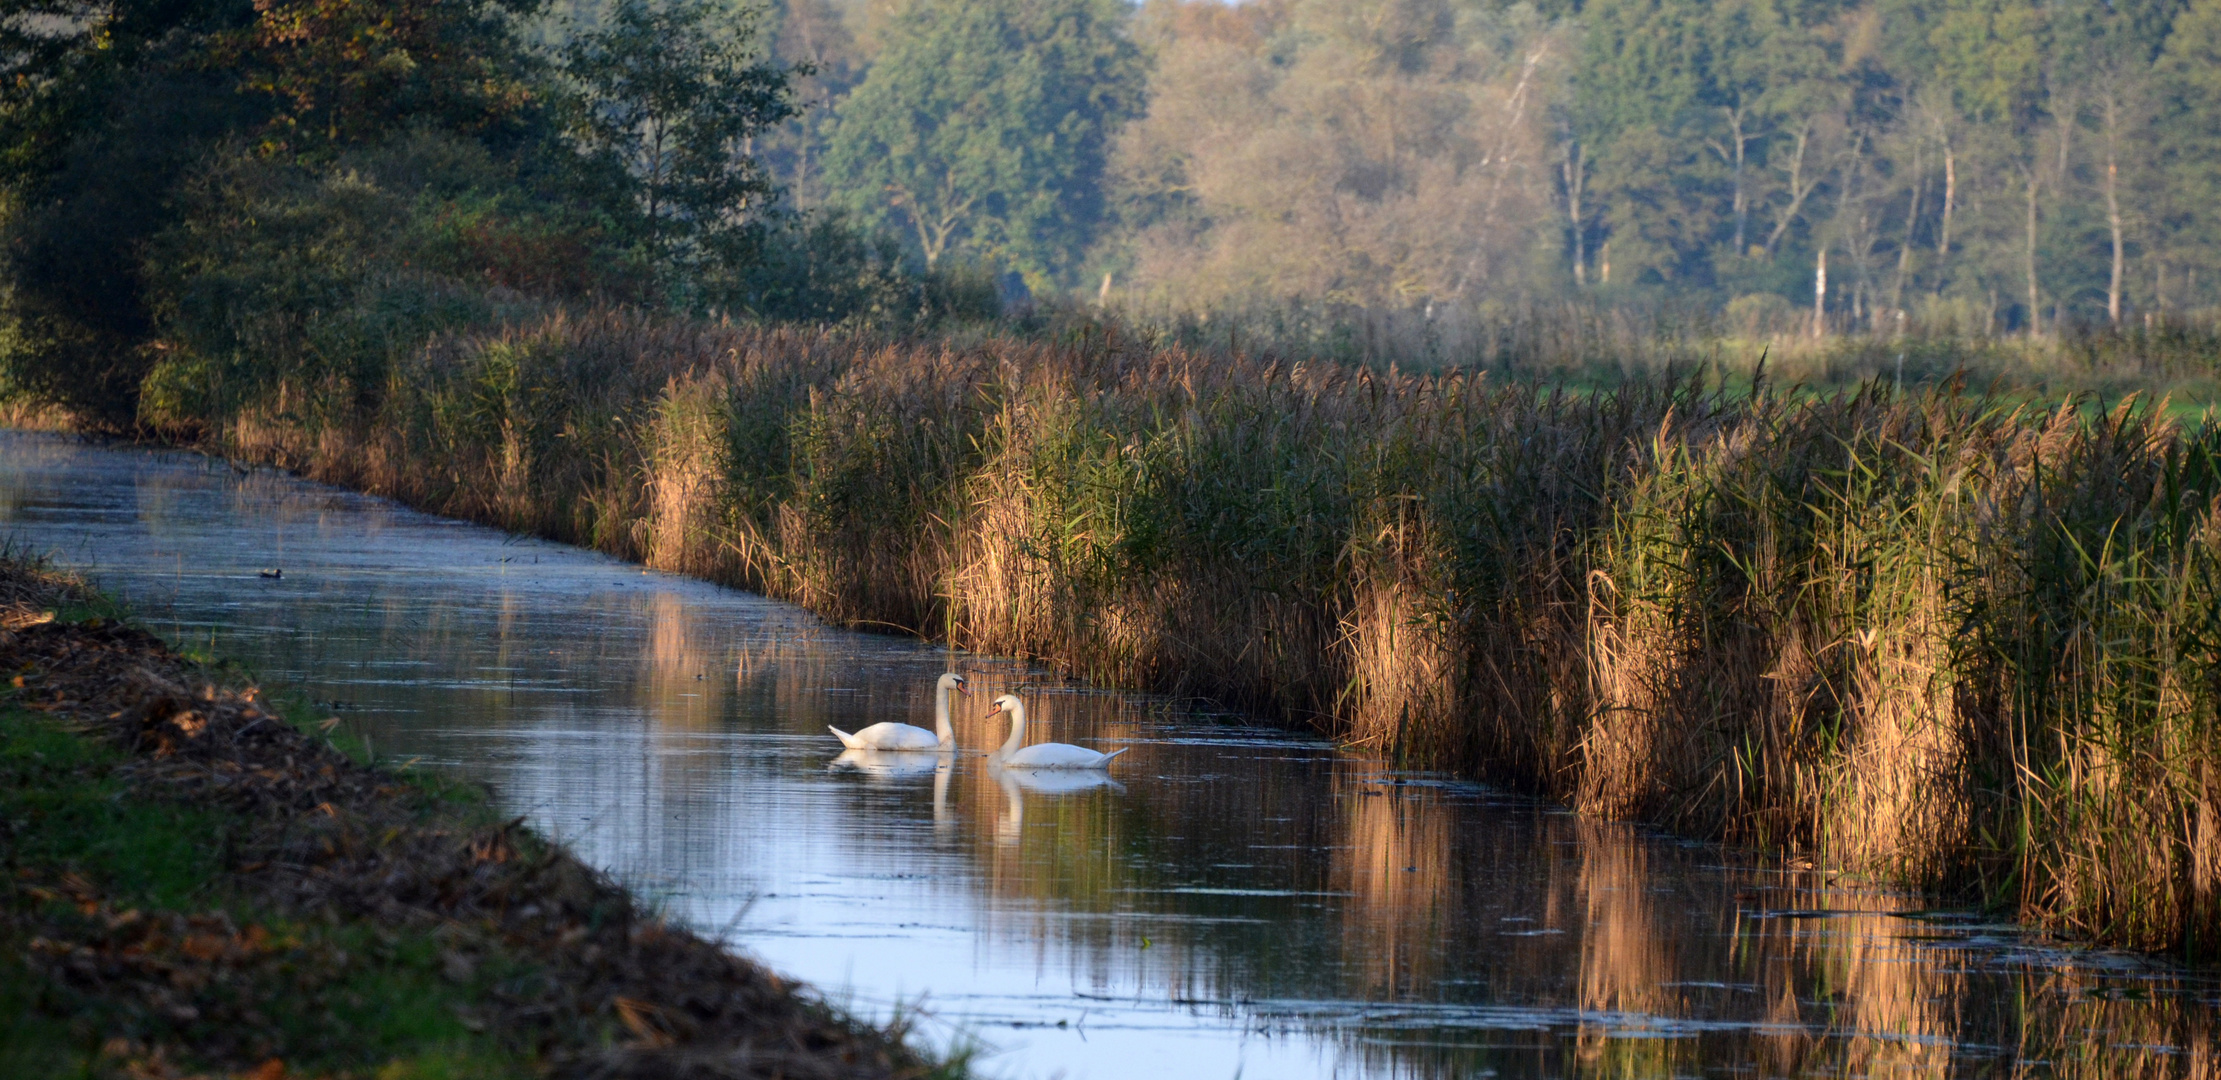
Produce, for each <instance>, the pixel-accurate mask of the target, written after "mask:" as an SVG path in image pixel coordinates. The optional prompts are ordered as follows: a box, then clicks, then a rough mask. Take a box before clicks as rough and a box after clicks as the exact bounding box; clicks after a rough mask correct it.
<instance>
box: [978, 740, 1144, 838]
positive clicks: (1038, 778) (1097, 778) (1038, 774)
mask: <svg viewBox="0 0 2221 1080" xmlns="http://www.w3.org/2000/svg"><path fill="white" fill-rule="evenodd" d="M987 775H988V776H989V777H992V778H993V779H994V781H995V783H996V785H997V786H999V787H1001V788H1002V789H1003V813H1002V816H1001V817H999V818H997V819H995V842H996V843H998V844H1006V845H1007V844H1015V843H1017V842H1018V837H1019V835H1020V834H1022V833H1023V832H1024V831H1025V827H1026V794H1027V793H1028V792H1031V793H1033V794H1035V795H1072V794H1076V793H1078V792H1082V791H1093V790H1095V789H1096V788H1109V789H1110V790H1111V791H1112V792H1113V793H1115V794H1119V795H1123V794H1125V793H1126V786H1125V785H1124V784H1121V783H1119V782H1118V781H1116V780H1113V779H1111V778H1110V774H1108V773H1104V772H1099V771H1095V770H1082V769H1053V770H1037V769H1005V768H1003V767H1001V766H1000V765H997V764H995V762H994V761H992V760H990V761H988V763H987Z"/></svg>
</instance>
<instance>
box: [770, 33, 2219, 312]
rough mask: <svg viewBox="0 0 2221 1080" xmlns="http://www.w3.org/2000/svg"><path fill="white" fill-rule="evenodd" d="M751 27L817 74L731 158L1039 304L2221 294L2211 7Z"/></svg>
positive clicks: (2054, 303) (1987, 308)
mask: <svg viewBox="0 0 2221 1080" xmlns="http://www.w3.org/2000/svg"><path fill="white" fill-rule="evenodd" d="M1104 24H1116V27H1115V30H1116V32H1115V36H1113V37H1105V36H1104V34H1103V25H1104ZM768 29H769V30H770V32H771V38H772V42H773V48H774V50H775V52H776V55H777V56H778V58H779V59H781V60H783V61H786V62H789V63H807V64H809V65H811V66H812V68H813V70H814V73H813V74H811V75H809V76H807V77H805V78H803V79H801V80H800V82H799V84H798V85H799V89H800V94H799V103H800V104H801V105H802V106H803V112H802V115H801V116H800V117H799V118H798V119H797V120H795V121H793V122H791V123H790V124H788V125H785V126H783V127H782V128H780V129H778V130H777V131H776V132H773V133H770V134H767V135H766V136H765V137H764V138H763V139H761V140H760V142H759V144H758V145H759V146H760V152H761V153H762V154H763V160H764V161H765V163H766V164H767V165H768V166H769V168H770V171H771V173H772V174H773V175H774V176H775V177H777V178H778V179H779V180H780V181H781V182H782V183H783V184H784V185H785V186H786V188H787V190H788V192H789V197H790V199H791V200H792V201H793V203H794V204H795V205H799V206H806V207H838V208H841V209H843V210H845V211H847V212H848V213H850V214H852V215H855V216H856V217H857V218H860V219H862V220H867V221H871V222H874V223H878V224H880V225H883V226H885V227H887V228H888V229H889V230H891V231H892V232H893V233H894V234H896V235H900V236H902V237H904V239H905V242H906V243H907V244H908V245H909V246H910V248H911V250H912V251H913V252H914V253H915V254H916V255H918V256H919V257H921V258H924V259H928V260H939V259H945V258H952V257H953V258H960V259H965V260H971V261H974V262H978V263H982V264H987V265H990V266H993V267H995V268H997V269H1005V270H1009V269H1015V270H1018V271H1021V272H1023V274H1024V275H1025V278H1026V280H1027V282H1028V284H1030V285H1031V286H1032V287H1033V288H1034V289H1035V290H1037V291H1038V290H1042V289H1050V290H1056V291H1063V292H1070V293H1077V294H1079V295H1082V296H1085V297H1087V298H1089V299H1093V298H1095V297H1098V296H1102V297H1104V298H1107V299H1116V300H1120V301H1123V302H1125V303H1127V304H1129V305H1133V306H1143V307H1156V308H1164V307H1168V306H1169V307H1174V308H1180V307H1185V308H1191V309H1193V308H1206V307H1212V306H1221V305H1235V304H1244V303H1255V302H1258V301H1260V300H1264V301H1273V300H1281V299H1298V300H1309V301H1315V302H1324V303H1346V304H1356V305H1363V306H1367V307H1373V308H1390V309H1403V310H1422V309H1424V310H1428V311H1430V312H1431V311H1432V310H1433V309H1434V308H1437V307H1440V306H1443V305H1449V306H1452V307H1456V308H1462V309H1463V310H1466V311H1468V312H1472V311H1476V310H1478V311H1480V312H1482V313H1485V312H1486V311H1487V310H1490V309H1492V308H1501V307H1505V306H1509V305H1515V304H1519V303H1528V302H1533V301H1537V300H1552V299H1563V298H1568V297H1576V296H1589V297H1595V298H1598V299H1601V300H1624V299H1649V300H1664V301H1673V302H1679V303H1684V304H1687V303H1697V304H1702V305H1707V306H1710V307H1711V308H1712V309H1713V310H1725V311H1727V312H1728V313H1729V314H1730V315H1736V316H1741V317H1743V318H1744V319H1746V320H1749V321H1751V322H1752V323H1754V324H1765V323H1774V324H1780V325H1790V324H1792V323H1794V322H1795V321H1796V320H1798V319H1800V318H1801V317H1803V316H1804V315H1805V314H1806V313H1808V312H1809V311H1810V310H1811V308H1812V305H1813V302H1814V294H1815V286H1816V284H1817V283H1818V282H1819V281H1821V280H1822V279H1823V278H1824V280H1825V283H1826V290H1827V291H1826V294H1825V298H1824V302H1825V303H1826V305H1827V310H1828V311H1829V312H1830V317H1831V319H1833V320H1836V321H1837V324H1838V325H1842V326H1848V327H1873V328H1877V329H1886V328H1888V326H1889V325H1890V324H1892V323H1894V322H1896V321H1898V320H1900V319H1909V320H1912V321H1915V322H1918V323H1920V324H1922V325H1926V326H1929V327H1946V328H1948V327H1956V328H1959V329H1961V330H1967V331H1973V332H1984V331H1988V332H2015V331H2025V330H2030V329H2034V330H2037V331H2043V330H2045V329H2048V328H2049V327H2051V326H2054V325H2056V324H2058V323H2060V322H2062V321H2068V322H2081V323H2086V324H2089V323H2095V324H2103V323H2107V322H2118V321H2121V320H2129V319H2135V318H2138V317H2140V316H2142V315H2144V314H2147V313H2158V312H2177V313H2179V312H2186V311H2192V310H2196V309H2199V308H2204V307H2210V306H2211V305H2213V304H2215V302H2216V298H2217V297H2221V0H2116V2H2114V3H2111V4H2107V3H2104V2H2102V0H2055V2H2048V3H2046V2H2032V0H1868V2H1864V3H1856V2H1848V0H1588V2H1586V3H1578V2H1570V0H1546V2H1543V3H1539V4H1533V3H1514V4H1503V3H1496V2H1490V0H1258V2H1252V3H1244V4H1238V5H1228V4H1223V3H1219V2H1217V0H1149V2H1148V3H1146V4H1144V5H1143V6H1141V7H1139V8H1135V7H1131V6H1127V5H1124V4H1120V3H1118V2H1117V0H1044V2H1042V3H1039V4H1032V3H1018V2H1013V0H777V3H776V6H775V7H774V8H773V10H772V11H771V12H770V13H769V18H768ZM997 50H1002V51H1004V55H999V56H998V55H995V53H996V52H997ZM1060 79H1062V80H1064V82H1065V85H1063V86H1061V87H1056V86H1050V85H1048V84H1055V83H1057V82H1058V81H1059V80H1060ZM1075 79H1076V80H1078V83H1079V84H1080V85H1077V86H1074V85H1072V81H1073V80H1075ZM1029 80H1030V81H1029ZM1044 87H1046V88H1047V89H1046V91H1045V90H1044ZM1028 93H1030V94H1033V95H1034V97H1033V98H1031V99H1028V100H1026V101H1014V100H1013V98H1012V95H1013V94H1018V95H1020V96H1023V95H1024V94H1028ZM1059 93H1061V94H1063V95H1064V97H1062V98H1055V96H1056V94H1059ZM1052 98H1055V100H1050V99H1052ZM998 110H1000V112H999V113H998ZM990 114H994V115H990ZM952 117H953V118H957V119H960V120H962V122H963V123H962V126H964V127H966V128H967V129H968V132H969V135H970V141H968V142H965V141H962V140H956V139H951V138H946V137H942V138H940V141H939V142H938V143H937V142H936V141H935V139H936V133H937V132H939V131H940V130H941V129H940V128H939V127H938V126H937V125H941V124H943V123H944V122H948V121H950V118H952ZM866 129H873V130H876V131H878V132H880V134H876V135H870V132H868V131H867V130H866ZM896 129H907V130H908V131H909V132H910V133H911V135H912V142H911V144H910V145H907V146H904V145H898V144H899V142H900V140H896V142H894V143H890V142H889V141H888V140H889V139H890V138H892V136H889V135H887V134H885V132H888V131H893V130H896ZM867 135H870V137H866V136H867ZM936 154H940V155H942V159H940V160H935V155H936ZM1029 154H1031V155H1034V157H1036V158H1038V159H1039V160H1036V161H1029V160H1027V157H1028V155H1029ZM1060 154H1062V155H1069V159H1068V160H1065V161H1064V162H1063V163H1062V168H1063V171H1062V173H1061V174H1058V175H1054V176H1047V177H1042V176H1040V175H1039V174H1040V173H1041V172H1042V171H1043V170H1044V169H1045V168H1046V167H1047V163H1049V162H1052V161H1055V160H1056V159H1057V156H1058V155H1060ZM902 168H908V169H909V170H910V172H909V174H908V175H906V176H902V177H898V176H896V175H895V171H896V170H899V169H902ZM936 170H937V171H936ZM1028 170H1032V172H1029V171H1028ZM925 180H937V181H939V182H941V183H942V184H943V185H944V190H942V191H939V192H935V191H931V190H926V188H929V187H930V185H929V184H927V185H925V186H924V187H921V183H920V182H921V181H925ZM1029 183H1030V184H1032V185H1033V186H1031V187H1030V188H1029V187H1028V186H1027V185H1028V184H1029ZM1021 191H1024V192H1027V193H1029V194H1030V196H1031V197H1032V198H1033V202H1032V203H1031V204H1028V203H1026V202H1025V200H1023V199H1020V198H1017V197H1015V195H1016V193H1018V192H1021ZM1044 193H1047V195H1048V196H1049V203H1050V205H1044V204H1042V201H1041V199H1042V197H1043V195H1044Z"/></svg>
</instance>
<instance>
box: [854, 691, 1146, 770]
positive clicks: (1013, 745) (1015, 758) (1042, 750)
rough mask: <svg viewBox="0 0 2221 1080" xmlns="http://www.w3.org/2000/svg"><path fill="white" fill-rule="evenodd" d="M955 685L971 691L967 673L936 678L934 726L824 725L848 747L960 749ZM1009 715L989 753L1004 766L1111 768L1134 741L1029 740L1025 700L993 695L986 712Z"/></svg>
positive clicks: (990, 759) (993, 761) (991, 759)
mask: <svg viewBox="0 0 2221 1080" xmlns="http://www.w3.org/2000/svg"><path fill="white" fill-rule="evenodd" d="M951 691H958V692H962V693H966V694H969V693H971V692H972V691H971V687H970V686H969V685H967V684H966V683H965V681H964V676H962V675H958V674H956V673H955V672H953V671H952V672H949V673H948V674H946V675H943V676H941V678H940V680H939V681H937V682H936V683H934V693H933V727H934V730H932V731H927V730H925V729H924V728H921V727H916V726H913V725H910V724H896V723H881V724H873V725H872V726H870V727H867V728H864V729H862V730H860V731H858V732H857V733H856V734H854V735H851V734H849V733H847V732H845V731H842V730H841V729H839V728H837V727H833V726H832V725H830V724H828V725H826V730H828V731H831V732H832V733H833V734H834V736H835V737H837V738H839V739H840V740H841V745H842V746H845V747H847V748H849V749H850V750H897V751H935V750H954V749H956V729H955V727H954V726H953V725H952V724H951V723H950V721H949V694H950V692H951ZM1001 713H1008V714H1009V715H1010V737H1009V738H1008V739H1005V740H1003V745H1002V748H1001V749H998V750H996V751H995V752H994V753H992V754H989V755H987V763H988V764H989V765H999V766H1001V767H1002V768H1005V769H1107V768H1109V767H1110V762H1111V759H1112V758H1115V757H1117V756H1118V755H1120V754H1123V753H1125V752H1126V751H1127V750H1130V749H1132V747H1121V748H1120V749H1117V750H1113V751H1111V752H1110V753H1108V754H1105V753H1101V752H1098V751H1095V750H1090V749H1088V748H1086V747H1084V746H1074V745H1072V744H1071V743H1041V744H1039V745H1036V746H1027V745H1025V741H1026V705H1025V702H1022V701H1020V700H1018V695H1016V694H1004V695H1003V696H1001V697H999V698H996V699H995V709H994V711H993V712H990V713H988V714H987V717H988V719H993V718H994V717H995V716H996V715H997V714H1001Z"/></svg>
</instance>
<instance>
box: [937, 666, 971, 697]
mask: <svg viewBox="0 0 2221 1080" xmlns="http://www.w3.org/2000/svg"><path fill="white" fill-rule="evenodd" d="M937 685H939V686H940V688H941V689H943V690H955V691H958V692H960V693H965V694H969V693H971V692H972V685H971V684H970V683H968V682H965V681H964V676H962V675H958V674H957V673H955V672H953V671H951V672H949V673H948V674H946V675H943V676H941V681H940V682H939V683H938V684H937Z"/></svg>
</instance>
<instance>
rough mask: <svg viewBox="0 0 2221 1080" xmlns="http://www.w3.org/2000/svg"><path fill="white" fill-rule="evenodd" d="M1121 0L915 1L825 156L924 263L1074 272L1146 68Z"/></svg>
mask: <svg viewBox="0 0 2221 1080" xmlns="http://www.w3.org/2000/svg"><path fill="white" fill-rule="evenodd" d="M1126 18H1127V13H1126V11H1125V8H1124V6H1123V5H1122V4H1120V3H1119V2H1118V0H915V2H913V3H911V4H909V5H907V6H905V7H903V8H901V9H900V10H899V11H897V12H896V13H895V15H894V16H893V17H892V18H891V20H890V21H889V24H888V26H887V27H886V29H885V32H884V39H885V40H886V41H887V42H888V44H887V46H886V48H885V49H884V51H882V52H881V54H880V55H879V57H878V60H877V61H876V63H874V65H873V66H872V69H871V72H870V73H869V74H868V75H866V76H865V78H864V81H863V83H862V84H861V85H860V86H858V87H857V88H856V90H855V92H854V93H853V94H851V95H850V96H849V97H848V99H847V100H846V101H845V102H844V103H843V104H842V105H841V107H840V111H839V114H838V117H837V123H836V126H835V128H834V132H833V136H832V142H831V144H830V145H829V146H828V147H827V151H826V159H825V166H826V171H827V177H828V180H829V181H830V182H831V183H832V185H833V186H834V188H835V190H837V191H838V192H840V194H841V195H842V197H843V198H844V200H845V201H846V202H847V203H848V204H849V205H850V206H851V207H852V208H853V209H854V210H855V212H856V213H857V214H858V215H859V217H860V218H861V219H862V220H864V221H866V222H869V223H874V224H879V225H881V226H883V227H885V226H892V227H895V228H898V229H900V230H901V231H903V232H904V233H906V234H907V235H909V236H910V237H912V238H913V239H914V240H915V241H916V243H917V250H918V252H919V254H920V255H922V256H923V257H924V259H925V262H926V265H927V266H928V267H931V266H933V265H935V264H937V263H939V262H940V261H941V260H942V259H944V258H946V257H948V256H950V255H952V254H964V255H970V256H974V257H978V258H983V259H988V260H993V261H997V262H1001V263H1004V264H1006V265H1010V266H1013V267H1015V268H1017V269H1018V270H1019V271H1020V272H1022V273H1023V274H1024V275H1025V276H1026V279H1027V281H1028V283H1029V284H1030V285H1033V286H1035V287H1044V286H1048V285H1050V284H1052V283H1056V282H1060V281H1068V280H1070V275H1071V274H1072V272H1073V271H1074V270H1075V269H1076V267H1077V264H1078V261H1079V259H1080V257H1081V254H1082V253H1083V252H1084V251H1086V250H1087V248H1088V246H1089V243H1090V241H1091V239H1092V236H1093V233H1094V231H1095V230H1096V229H1097V228H1098V226H1099V225H1100V223H1101V221H1102V218H1103V204H1104V196H1103V174H1104V167H1105V158H1106V156H1107V153H1108V150H1109V145H1110V139H1111V136H1112V134H1113V133H1114V132H1115V131H1116V130H1117V128H1118V127H1119V125H1120V124H1121V123H1123V122H1124V121H1125V120H1126V119H1127V118H1129V117H1131V116H1133V115H1134V114H1135V113H1136V112H1137V111H1138V107H1139V104H1140V99H1141V91H1142V82H1143V75H1144V69H1143V63H1142V57H1141V53H1140V51H1139V49H1137V48H1136V47H1135V45H1134V44H1133V42H1132V41H1131V40H1129V39H1128V37H1127V35H1126V33H1125V20H1126Z"/></svg>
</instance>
